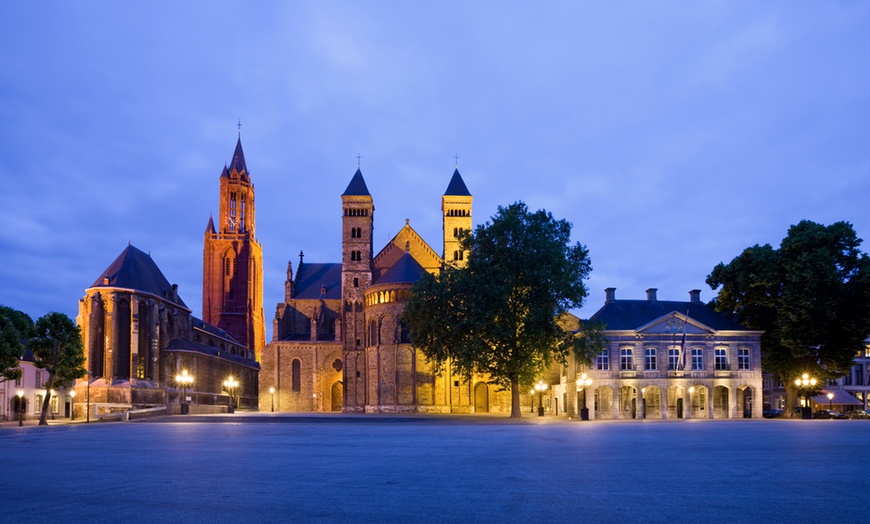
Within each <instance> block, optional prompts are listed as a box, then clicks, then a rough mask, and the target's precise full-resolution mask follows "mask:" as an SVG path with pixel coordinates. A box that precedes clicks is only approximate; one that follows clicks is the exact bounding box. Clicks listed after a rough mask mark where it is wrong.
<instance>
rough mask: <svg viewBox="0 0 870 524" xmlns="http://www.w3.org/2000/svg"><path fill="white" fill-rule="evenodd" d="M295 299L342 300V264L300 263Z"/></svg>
mask: <svg viewBox="0 0 870 524" xmlns="http://www.w3.org/2000/svg"><path fill="white" fill-rule="evenodd" d="M324 288H326V293H322V291H323V289H324ZM293 298H300V299H320V298H323V299H329V300H341V264H336V263H327V264H309V263H307V262H305V263H300V264H299V269H298V270H297V272H296V289H295V290H294V293H293Z"/></svg>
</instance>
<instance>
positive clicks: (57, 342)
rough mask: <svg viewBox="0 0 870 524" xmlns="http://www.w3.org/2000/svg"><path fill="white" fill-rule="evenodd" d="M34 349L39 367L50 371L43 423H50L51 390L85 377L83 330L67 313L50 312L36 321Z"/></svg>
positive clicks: (44, 398)
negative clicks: (48, 421) (47, 419)
mask: <svg viewBox="0 0 870 524" xmlns="http://www.w3.org/2000/svg"><path fill="white" fill-rule="evenodd" d="M30 349H31V351H33V356H34V357H35V365H36V367H37V368H40V369H44V370H46V371H47V372H48V380H47V381H46V383H45V390H46V394H45V395H44V396H43V401H42V411H41V412H40V413H41V414H40V417H39V424H40V425H45V424H47V421H46V415H47V413H48V409H49V401H50V399H51V393H50V391H51V390H52V389H54V388H56V387H66V386H68V385H70V384H72V382H73V381H74V380H75V379H77V378H79V377H81V376H82V375H84V373H85V368H84V363H85V353H84V346H83V344H82V337H81V332H80V330H79V327H78V326H76V325H75V322H73V321H72V319H70V318H69V317H68V316H66V315H64V314H63V313H48V314H46V315H44V316H42V317H39V320H37V321H36V326H35V330H34V337H33V338H32V339H30Z"/></svg>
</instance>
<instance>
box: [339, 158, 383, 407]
mask: <svg viewBox="0 0 870 524" xmlns="http://www.w3.org/2000/svg"><path fill="white" fill-rule="evenodd" d="M341 211H342V219H341V294H342V301H343V305H342V317H343V318H342V326H343V330H342V331H343V340H342V349H343V351H344V357H345V358H344V360H345V369H344V379H345V385H346V388H345V402H344V410H345V411H362V410H363V409H364V407H365V377H366V359H365V352H364V347H365V341H364V337H365V314H364V311H363V305H364V304H365V302H364V301H365V291H366V289H368V288H369V286H371V285H372V238H373V233H374V221H375V219H374V214H375V204H374V200H373V199H372V196H371V194H369V189H368V187H366V182H365V180H364V179H363V176H362V172H361V171H360V170H359V168H357V170H356V173H354V175H353V178H351V180H350V183H349V184H348V185H347V189H345V191H344V193H343V194H342V195H341Z"/></svg>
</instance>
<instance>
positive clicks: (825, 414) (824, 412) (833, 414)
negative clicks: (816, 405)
mask: <svg viewBox="0 0 870 524" xmlns="http://www.w3.org/2000/svg"><path fill="white" fill-rule="evenodd" d="M813 418H840V419H842V418H848V417H847V416H846V415H844V414H842V413H840V412H839V411H837V410H836V409H821V410H819V411H816V412H815V413H813Z"/></svg>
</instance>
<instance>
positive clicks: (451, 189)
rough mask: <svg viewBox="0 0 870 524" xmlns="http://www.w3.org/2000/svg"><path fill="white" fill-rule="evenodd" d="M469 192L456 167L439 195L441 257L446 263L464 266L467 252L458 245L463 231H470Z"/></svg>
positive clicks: (470, 197)
mask: <svg viewBox="0 0 870 524" xmlns="http://www.w3.org/2000/svg"><path fill="white" fill-rule="evenodd" d="M472 198H473V197H472V196H471V193H469V192H468V188H467V187H466V186H465V182H463V180H462V176H461V175H460V174H459V168H458V167H457V168H456V169H455V170H454V171H453V177H452V178H451V179H450V183H449V184H448V185H447V191H445V192H444V196H442V197H441V216H442V220H443V232H444V253H443V254H442V256H441V258H443V259H444V262H446V263H448V264H454V265H457V266H464V265H465V259H466V258H467V256H468V253H466V252H464V251H463V250H462V249H461V248H460V247H459V236H460V234H461V233H462V232H463V231H468V232H471V200H472Z"/></svg>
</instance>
